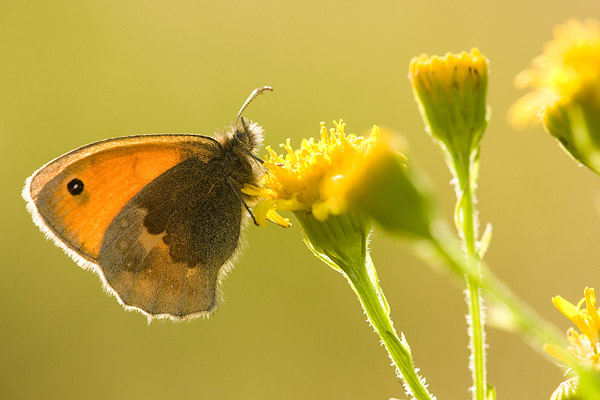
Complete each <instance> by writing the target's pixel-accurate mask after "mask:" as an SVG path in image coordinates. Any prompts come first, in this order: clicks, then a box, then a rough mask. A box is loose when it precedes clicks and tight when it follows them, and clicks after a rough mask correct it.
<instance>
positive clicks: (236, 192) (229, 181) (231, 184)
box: [226, 176, 258, 226]
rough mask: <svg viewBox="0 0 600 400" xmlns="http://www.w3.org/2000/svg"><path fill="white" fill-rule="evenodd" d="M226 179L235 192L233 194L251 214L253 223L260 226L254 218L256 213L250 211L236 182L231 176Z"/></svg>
mask: <svg viewBox="0 0 600 400" xmlns="http://www.w3.org/2000/svg"><path fill="white" fill-rule="evenodd" d="M226 179H227V183H228V184H229V187H230V188H231V190H233V193H235V195H236V197H237V198H238V199H239V200H240V201H241V202H242V204H243V205H244V208H245V209H246V211H248V214H250V216H251V217H252V221H253V222H254V225H256V226H258V222H256V218H255V217H254V213H253V212H252V210H250V207H248V204H246V202H245V201H244V199H243V198H242V195H241V194H240V189H239V188H238V187H237V185H236V183H235V182H234V180H233V179H231V177H230V176H228V177H227V178H226Z"/></svg>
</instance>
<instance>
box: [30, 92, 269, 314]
mask: <svg viewBox="0 0 600 400" xmlns="http://www.w3.org/2000/svg"><path fill="white" fill-rule="evenodd" d="M271 90H272V89H271V88H270V87H268V86H265V87H263V88H259V89H256V90H254V91H253V92H252V94H251V95H250V96H249V97H248V99H247V100H246V101H245V102H244V104H243V106H242V107H241V109H240V111H239V113H238V114H237V117H236V119H235V122H234V124H233V125H232V126H231V127H230V128H229V129H228V130H227V131H225V132H223V133H220V134H217V135H216V136H215V138H211V137H207V136H201V135H193V134H160V135H140V136H128V137H122V138H114V139H106V140H103V141H100V142H96V143H92V144H89V145H87V146H83V147H80V148H78V149H75V150H73V151H70V152H68V153H67V154H64V155H62V156H60V157H58V158H56V159H54V160H53V161H50V162H49V163H48V164H46V165H44V166H43V167H42V168H40V169H39V170H37V171H36V172H35V173H34V174H33V175H32V176H31V177H29V178H28V179H27V181H26V184H25V188H24V189H23V198H24V199H25V200H26V201H27V208H28V210H29V212H30V213H31V214H32V216H33V221H34V222H35V224H36V225H37V226H38V227H39V228H40V229H41V230H42V232H44V233H45V234H46V236H47V237H50V238H52V239H53V240H54V242H55V243H56V245H57V246H59V247H61V248H62V249H63V250H64V251H65V252H66V253H67V254H68V255H69V256H71V257H72V258H73V259H74V260H75V261H76V262H77V263H78V264H79V265H81V266H82V267H83V268H85V269H91V270H93V271H94V272H96V273H97V274H98V275H99V276H100V277H101V279H102V281H103V283H104V288H105V290H106V291H108V292H109V293H111V294H114V295H115V296H116V297H117V299H118V300H119V302H120V303H121V304H123V306H125V308H127V309H135V310H138V311H141V312H142V313H144V314H145V315H147V316H148V318H149V319H152V318H157V317H158V318H164V317H168V318H171V319H174V320H179V319H182V318H189V317H195V316H200V315H207V314H209V313H211V312H212V311H214V310H215V308H216V307H217V304H218V303H219V300H220V297H221V294H220V284H221V281H222V279H223V277H224V276H225V274H226V273H227V271H228V270H229V269H230V268H231V262H232V259H233V258H234V257H235V255H236V253H237V249H238V245H239V242H240V232H241V229H242V228H243V226H244V225H245V222H246V221H247V216H248V215H250V216H252V213H251V212H250V210H249V208H248V206H247V204H248V203H252V200H253V199H252V198H251V197H250V196H247V195H245V194H243V193H242V192H241V191H240V189H241V188H242V187H243V186H244V185H245V184H247V183H248V184H254V185H257V184H258V180H259V178H260V176H261V175H262V174H263V172H262V168H261V166H260V159H259V158H257V156H256V155H255V152H256V151H257V149H258V147H259V146H260V144H261V143H262V139H263V129H262V128H261V127H260V126H259V125H258V124H256V123H254V122H251V121H246V120H245V119H244V118H242V113H243V111H244V110H245V109H246V107H247V106H248V105H249V104H250V102H251V101H252V100H254V98H256V96H258V95H259V94H260V93H262V92H264V91H271Z"/></svg>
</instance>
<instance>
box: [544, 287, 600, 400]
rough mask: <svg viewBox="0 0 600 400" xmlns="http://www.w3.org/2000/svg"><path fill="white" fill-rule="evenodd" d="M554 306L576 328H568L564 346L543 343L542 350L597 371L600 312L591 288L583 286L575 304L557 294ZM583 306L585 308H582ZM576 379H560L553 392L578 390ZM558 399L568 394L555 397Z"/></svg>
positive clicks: (598, 366) (599, 350) (598, 364)
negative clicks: (561, 381) (559, 383)
mask: <svg viewBox="0 0 600 400" xmlns="http://www.w3.org/2000/svg"><path fill="white" fill-rule="evenodd" d="M552 303H553V304H554V306H555V307H556V308H557V309H558V310H559V311H560V312H561V313H563V315H564V316H565V317H567V318H568V319H569V320H571V322H573V324H575V326H576V327H577V328H578V329H579V331H577V330H576V329H574V328H572V327H571V328H569V330H568V331H567V339H568V341H569V346H568V347H567V349H563V348H561V347H558V346H555V345H550V344H546V345H545V346H544V350H545V351H546V352H547V353H548V354H550V355H551V356H552V357H555V358H557V359H559V360H561V361H563V362H564V363H566V364H571V363H572V361H573V359H574V360H575V361H576V362H577V363H578V364H580V365H581V366H584V367H588V368H593V369H595V370H598V371H600V341H599V335H600V314H599V311H600V310H599V309H598V308H597V306H596V294H595V292H594V289H591V288H585V291H584V298H583V299H581V300H580V301H579V302H578V303H577V305H574V304H572V303H570V302H569V301H567V300H565V299H564V298H562V297H560V296H556V297H554V298H553V299H552ZM584 305H585V307H584ZM577 385H578V378H577V377H572V378H570V379H569V380H567V381H565V382H563V383H562V384H561V386H559V388H558V389H557V390H556V391H555V394H556V393H558V392H560V393H569V394H571V395H572V394H573V393H574V392H576V390H577ZM555 398H557V399H561V398H568V397H555Z"/></svg>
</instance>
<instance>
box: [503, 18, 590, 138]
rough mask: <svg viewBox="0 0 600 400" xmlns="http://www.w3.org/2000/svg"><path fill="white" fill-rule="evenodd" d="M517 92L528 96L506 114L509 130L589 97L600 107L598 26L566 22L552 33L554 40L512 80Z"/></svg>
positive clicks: (588, 21) (588, 23) (575, 21)
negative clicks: (526, 91)
mask: <svg viewBox="0 0 600 400" xmlns="http://www.w3.org/2000/svg"><path fill="white" fill-rule="evenodd" d="M515 85H516V86H517V87H519V88H526V87H529V88H531V89H533V91H532V92H530V93H529V94H527V95H525V96H524V97H522V98H520V99H519V100H517V102H515V104H514V105H513V106H512V108H511V110H510V112H509V119H510V121H511V123H512V125H513V126H515V127H517V128H521V127H524V126H525V125H527V124H528V123H529V122H531V121H532V120H535V119H537V117H538V116H541V117H542V118H546V114H547V112H548V111H549V110H550V109H552V108H556V107H557V106H560V105H565V104H568V103H570V102H572V101H573V100H574V99H576V98H578V97H581V96H589V95H591V96H592V102H594V103H595V105H596V106H599V105H600V25H599V24H598V22H597V21H595V20H592V19H589V20H587V21H585V22H581V21H578V20H569V21H567V22H565V23H564V24H562V25H559V26H557V27H556V28H555V30H554V40H553V41H551V42H549V43H547V44H546V46H545V47H544V52H543V54H541V55H540V56H538V57H536V58H535V59H534V60H533V62H532V65H531V68H530V69H527V70H525V71H523V72H521V73H520V74H519V75H517V77H516V78H515Z"/></svg>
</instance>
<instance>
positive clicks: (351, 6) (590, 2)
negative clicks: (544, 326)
mask: <svg viewBox="0 0 600 400" xmlns="http://www.w3.org/2000/svg"><path fill="white" fill-rule="evenodd" d="M599 15H600V3H598V1H597V0H587V1H547V0H533V1H521V0H507V1H502V2H499V1H492V0H488V1H479V2H474V1H466V0H459V1H451V2H450V1H448V2H436V1H419V2H416V1H405V0H394V1H391V0H388V1H381V0H374V1H372V2H363V1H329V2H323V1H312V0H309V1H303V2H291V1H273V0H259V1H251V2H248V1H246V2H243V1H231V0H229V1H228V0H225V1H221V2H216V1H215V2H208V1H204V2H203V1H189V0H188V1H156V0H154V1H150V0H144V1H140V0H135V1H117V0H102V1H98V0H90V1H80V2H74V1H67V0H57V1H51V2H50V1H10V0H8V1H7V0H5V1H2V2H1V7H0V37H1V38H2V39H1V40H0V93H1V95H0V135H1V138H2V142H1V145H0V151H1V156H0V167H1V168H2V177H1V179H2V195H1V197H0V201H1V206H2V208H1V209H2V232H3V233H2V240H1V242H0V243H1V244H0V246H2V247H1V250H2V256H1V257H0V315H1V320H0V398H2V399H164V398H172V399H184V398H189V399H246V400H250V399H263V400H264V399H315V400H316V399H371V400H372V399H382V400H383V399H388V398H390V397H396V398H405V396H404V393H403V390H402V387H401V384H400V383H399V381H398V379H397V378H396V377H395V375H394V371H393V369H392V368H391V367H390V366H389V364H390V361H389V359H388V358H387V356H386V354H385V351H384V349H383V348H382V347H381V346H380V345H379V340H378V338H377V336H376V335H375V334H374V333H373V331H372V329H371V328H370V327H369V326H368V324H367V322H366V321H365V316H364V315H363V313H362V310H361V309H360V306H359V304H358V301H357V300H356V298H355V297H354V295H353V293H352V291H351V289H350V288H349V287H348V285H347V284H346V282H345V280H344V279H343V278H342V277H341V276H339V275H338V274H337V273H336V272H334V271H333V270H331V269H329V268H328V267H326V266H325V265H324V264H322V263H320V262H319V261H318V260H317V259H316V258H314V257H313V256H312V255H311V254H310V252H309V251H308V250H307V249H306V247H305V246H304V244H303V243H302V241H301V235H300V232H299V229H298V227H297V226H294V227H293V228H291V229H283V228H279V227H277V226H274V225H270V226H268V227H267V228H256V227H254V226H250V227H249V228H248V229H247V231H246V232H247V235H246V238H247V246H246V249H245V252H244V254H243V255H242V256H241V257H240V258H239V260H238V262H237V267H236V268H235V270H234V271H233V272H232V273H231V274H230V276H229V277H228V278H227V280H226V281H225V284H224V292H225V295H226V301H225V302H224V303H223V304H222V306H221V307H220V309H219V310H218V311H217V313H216V314H215V315H214V316H213V317H211V318H210V319H208V320H195V321H192V322H190V323H182V324H175V323H171V322H156V323H152V324H150V325H149V326H148V324H147V323H146V320H145V318H144V317H143V316H141V315H140V314H135V313H128V312H125V311H124V310H123V309H122V308H121V307H120V306H119V305H118V303H117V302H116V301H115V299H113V298H110V297H108V296H106V295H105V294H104V293H102V290H101V289H100V287H101V286H100V282H99V280H98V278H97V277H96V276H94V275H93V274H91V273H89V272H86V271H83V270H81V269H80V268H78V267H77V266H76V265H75V264H74V263H73V262H72V261H71V260H70V259H69V258H68V257H66V256H65V255H64V254H63V253H62V252H61V251H60V250H59V249H58V248H56V247H55V246H54V245H53V244H52V243H51V242H50V241H47V240H45V239H44V237H43V235H42V234H41V233H40V232H39V231H38V230H37V228H36V227H35V226H34V225H33V223H32V222H31V219H30V217H29V215H28V214H27V212H26V210H25V203H24V202H23V200H22V199H21V197H20V191H21V187H22V185H23V182H24V180H25V178H26V177H27V176H29V175H30V174H31V173H32V172H33V171H35V170H36V169H37V168H39V167H40V166H41V165H43V164H44V163H46V162H47V161H49V160H50V159H52V158H54V157H56V156H59V155H61V154H62V153H65V152H67V151H68V150H71V149H73V148H75V147H78V146H80V145H84V144H86V143H90V142H93V141H96V140H101V139H105V138H108V137H114V136H123V135H129V134H139V133H156V132H195V133H201V134H211V132H213V131H215V130H219V129H221V128H223V127H224V126H225V125H226V124H227V123H229V122H231V121H232V120H233V118H234V117H235V114H236V112H237V110H238V108H239V106H240V105H241V103H242V102H243V100H244V99H245V98H246V96H247V95H248V93H249V92H250V91H251V90H252V89H254V88H255V87H258V86H261V85H265V84H268V85H272V86H273V87H274V88H275V92H274V93H269V94H266V95H263V96H261V98H260V99H258V100H257V101H256V102H255V103H254V104H253V105H252V106H251V107H250V108H249V109H248V111H247V112H246V116H247V117H249V118H251V119H254V120H256V121H258V122H260V123H261V124H262V125H263V126H264V128H265V131H266V135H267V136H266V143H267V144H269V145H273V146H276V145H277V144H278V143H281V142H282V141H284V140H285V139H286V138H288V137H290V138H291V139H292V143H293V144H295V145H297V144H298V143H299V141H300V139H301V138H302V137H306V136H315V135H318V128H319V122H320V121H326V122H327V123H328V124H331V121H332V120H334V119H338V118H343V119H344V120H345V121H346V122H347V132H355V133H359V134H362V133H364V132H366V131H368V130H369V129H370V127H371V126H372V125H373V124H378V125H380V126H383V127H387V128H389V129H392V130H394V131H396V132H400V133H402V134H403V136H404V138H405V140H406V141H407V142H408V143H410V156H411V158H413V159H415V160H416V162H417V163H419V164H420V165H421V166H422V167H423V169H424V170H425V171H426V172H427V174H428V175H429V177H430V178H431V181H432V182H433V183H434V184H435V186H436V192H437V195H438V198H439V203H440V207H441V208H442V211H443V213H444V216H445V217H446V219H447V220H448V221H449V222H450V221H451V214H452V209H453V204H454V194H453V190H452V188H451V187H450V185H449V180H450V175H449V173H448V171H447V169H446V167H445V165H444V163H443V161H442V159H441V156H440V154H439V152H438V150H437V148H436V147H435V146H434V145H433V144H432V142H431V141H430V139H429V137H427V135H426V134H425V133H424V131H423V124H422V121H421V119H420V116H419V114H418V111H417V107H416V105H415V103H414V100H413V98H412V93H411V90H410V86H409V82H408V79H407V77H406V76H407V71H408V62H409V60H410V58H411V57H413V56H415V55H418V54H420V53H422V52H426V53H429V54H443V53H445V52H447V51H454V52H458V51H461V50H468V49H470V48H471V47H473V46H477V47H478V48H479V49H481V51H482V52H483V53H484V54H485V55H487V56H488V57H489V59H490V63H491V64H490V66H491V75H490V87H489V95H488V98H489V104H490V105H491V107H492V120H491V124H490V126H489V129H488V131H487V133H486V136H485V137H484V140H483V143H482V153H481V180H480V189H479V207H480V210H481V213H480V216H481V220H482V222H484V223H485V222H491V223H492V224H493V226H494V237H493V240H492V245H491V248H490V251H489V253H488V256H487V261H488V263H489V264H490V266H491V267H492V268H493V269H494V270H495V272H496V273H497V274H498V275H499V276H501V277H502V278H503V279H504V280H505V281H506V282H508V284H509V285H510V286H511V287H512V288H513V289H514V290H515V291H516V292H517V293H518V294H519V295H520V296H521V297H522V298H523V299H524V300H526V301H527V302H528V303H530V304H531V305H532V306H533V307H535V308H536V309H537V310H539V312H540V313H541V314H542V315H544V316H546V317H547V318H548V319H550V320H551V321H553V322H555V323H556V324H557V325H558V326H559V327H560V329H561V330H565V329H566V328H567V326H568V324H567V321H566V320H565V319H564V318H562V317H561V316H560V315H559V313H558V312H557V311H556V310H554V309H553V307H552V305H551V303H550V298H551V297H552V296H553V295H555V294H561V295H563V296H564V297H566V298H568V299H570V300H572V301H576V300H578V299H579V298H580V297H581V296H582V294H583V288H584V287H585V286H592V287H593V286H596V287H597V288H600V279H599V278H600V270H599V267H600V261H599V260H600V246H599V243H600V218H599V217H598V210H597V208H596V200H597V198H598V196H599V193H600V178H599V177H597V176H595V175H593V174H592V173H591V172H589V171H588V170H586V169H584V168H581V167H577V166H576V165H575V163H573V162H572V161H571V160H570V159H569V158H568V157H567V156H566V155H565V154H564V153H563V152H562V151H561V150H560V149H559V148H558V146H557V145H556V143H555V142H554V140H553V139H552V138H551V137H550V136H549V135H547V134H546V133H544V132H543V130H542V129H541V128H539V127H538V128H536V129H532V130H530V131H527V132H515V131H514V130H512V129H511V128H510V127H509V126H508V125H507V123H506V111H507V110H508V108H509V106H510V104H511V102H512V101H514V99H516V98H517V97H518V96H519V95H520V93H518V92H517V91H516V90H515V89H514V88H513V86H512V79H513V77H514V76H515V75H516V74H517V73H518V72H519V71H520V70H522V69H523V68H525V67H526V66H527V65H528V64H529V62H530V60H531V58H533V57H534V56H535V55H537V54H539V52H540V51H541V48H542V45H543V43H544V42H546V41H547V40H549V39H550V38H551V31H552V28H553V26H554V25H556V24H558V23H560V22H562V21H564V20H565V19H567V18H570V17H579V18H585V17H589V16H596V17H597V16H599ZM372 248H373V258H374V261H375V264H376V265H377V267H378V271H379V277H380V279H381V282H382V286H383V289H384V291H385V292H386V294H387V296H388V300H389V302H390V305H391V309H392V317H393V319H394V321H395V324H396V327H397V328H398V330H402V331H403V332H404V334H405V335H406V337H407V340H408V341H409V343H410V344H411V346H412V351H413V355H414V358H415V361H416V364H417V366H418V367H419V368H420V369H421V371H422V373H423V374H424V375H425V376H426V377H427V380H428V382H429V384H430V388H431V390H432V391H433V393H435V394H436V395H437V396H438V398H439V399H467V398H469V397H470V395H469V394H468V393H467V388H468V386H469V385H470V376H469V372H468V370H467V357H468V351H467V336H466V327H465V320H464V316H465V313H466V306H465V304H464V300H463V294H462V288H461V287H459V286H457V285H455V284H454V283H452V282H450V281H449V280H448V279H447V277H445V276H443V275H440V274H439V273H437V272H434V271H433V270H432V269H431V268H430V267H429V266H427V265H425V264H423V263H422V262H420V261H419V260H417V259H416V258H415V257H414V256H413V255H412V253H411V250H410V247H409V246H407V244H406V243H405V242H403V241H401V240H398V239H397V238H395V237H391V236H387V235H386V234H385V233H383V232H381V231H379V230H377V229H376V230H375V234H374V236H373V240H372ZM488 338H489V345H490V349H489V382H490V383H491V384H492V385H495V386H496V387H497V391H498V396H499V397H498V398H499V399H547V398H548V397H549V395H550V393H551V392H552V391H553V390H554V388H555V387H556V386H557V385H558V383H559V382H560V381H561V379H562V371H561V370H560V369H559V368H557V367H556V366H555V365H554V363H553V362H552V361H550V360H548V359H546V358H545V357H544V356H543V355H542V354H540V353H539V352H536V351H534V350H532V349H531V348H530V347H529V346H528V345H527V343H526V342H525V341H523V340H522V339H521V338H520V337H518V336H516V335H514V334H511V333H507V332H504V331H499V330H496V329H493V328H491V327H490V328H489V329H488Z"/></svg>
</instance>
